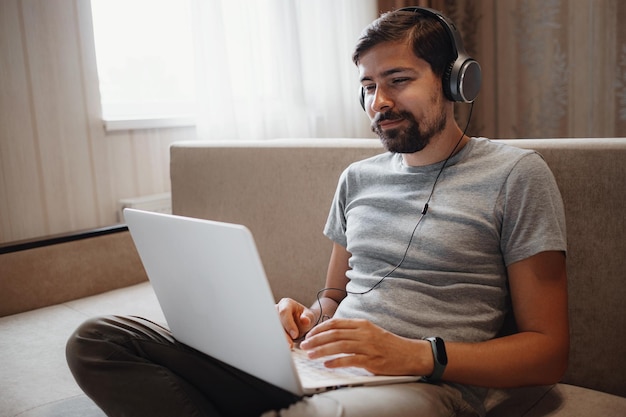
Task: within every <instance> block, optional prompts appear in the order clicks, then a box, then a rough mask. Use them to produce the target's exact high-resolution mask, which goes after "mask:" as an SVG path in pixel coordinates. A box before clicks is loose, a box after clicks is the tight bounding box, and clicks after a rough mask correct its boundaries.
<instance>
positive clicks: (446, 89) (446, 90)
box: [441, 62, 458, 101]
mask: <svg viewBox="0 0 626 417" xmlns="http://www.w3.org/2000/svg"><path fill="white" fill-rule="evenodd" d="M452 68H454V62H451V63H450V65H448V66H447V67H446V71H445V72H444V73H443V77H442V78H441V84H442V87H443V94H444V95H445V96H446V98H447V99H448V100H450V101H458V100H457V99H456V98H455V97H454V96H453V95H452V84H451V83H452Z"/></svg>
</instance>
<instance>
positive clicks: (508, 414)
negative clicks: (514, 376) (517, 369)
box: [486, 384, 626, 417]
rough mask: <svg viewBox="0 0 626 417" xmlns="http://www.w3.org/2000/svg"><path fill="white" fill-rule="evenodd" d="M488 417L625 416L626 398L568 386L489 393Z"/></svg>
mask: <svg viewBox="0 0 626 417" xmlns="http://www.w3.org/2000/svg"><path fill="white" fill-rule="evenodd" d="M486 407H487V411H488V412H487V416H488V417H499V416H502V417H522V416H523V417H548V416H549V417H557V416H559V417H578V416H580V417H583V416H584V417H588V416H605V417H613V416H615V417H617V416H626V398H624V397H619V396H617V395H611V394H606V393H604V392H600V391H595V390H591V389H588V388H582V387H578V386H574V385H568V384H556V385H551V386H539V387H527V388H517V389H512V390H491V391H490V392H489V395H488V397H487V400H486Z"/></svg>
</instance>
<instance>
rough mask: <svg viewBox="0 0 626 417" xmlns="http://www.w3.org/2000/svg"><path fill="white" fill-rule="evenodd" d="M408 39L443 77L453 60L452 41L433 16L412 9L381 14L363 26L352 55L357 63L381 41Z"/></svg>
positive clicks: (437, 73) (416, 51) (414, 49)
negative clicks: (366, 25)
mask: <svg viewBox="0 0 626 417" xmlns="http://www.w3.org/2000/svg"><path fill="white" fill-rule="evenodd" d="M404 40H406V41H408V42H409V44H410V46H411V47H412V49H413V52H414V53H415V55H416V56H417V57H418V58H421V59H423V60H424V61H426V62H428V63H429V64H430V67H431V69H432V71H433V72H434V73H435V74H436V75H437V76H439V77H440V78H443V75H444V74H445V72H446V70H447V69H448V67H449V66H450V64H451V63H452V61H453V60H454V58H455V57H454V56H453V54H454V51H453V50H452V40H451V39H450V35H449V34H448V33H447V32H446V30H445V29H444V27H443V26H442V24H441V22H439V21H437V20H436V19H435V18H434V17H432V16H427V15H424V14H421V13H419V12H413V11H394V12H387V13H384V14H382V15H381V16H380V17H379V18H378V19H376V20H375V21H373V22H372V23H371V24H370V25H369V26H368V27H366V28H365V29H364V31H363V32H362V33H361V36H360V37H359V40H358V41H357V44H356V46H355V49H354V53H353V54H352V61H353V62H354V63H355V64H356V65H358V64H359V60H360V58H361V56H362V55H363V54H364V53H365V52H367V51H369V50H370V49H371V48H373V47H374V46H376V45H378V44H380V43H383V42H396V41H404Z"/></svg>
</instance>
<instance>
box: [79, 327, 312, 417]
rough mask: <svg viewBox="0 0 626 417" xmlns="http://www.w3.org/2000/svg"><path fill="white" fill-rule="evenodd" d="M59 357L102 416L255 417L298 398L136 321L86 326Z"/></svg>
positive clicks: (159, 329) (168, 332) (160, 330)
mask: <svg viewBox="0 0 626 417" xmlns="http://www.w3.org/2000/svg"><path fill="white" fill-rule="evenodd" d="M66 356H67V363H68V365H69V367H70V369H71V371H72V374H73V375H74V378H75V379H76V381H77V382H78V385H79V386H80V387H81V388H82V389H83V391H85V393H86V394H87V395H88V396H89V397H90V398H91V399H92V400H93V401H94V402H95V403H96V404H97V405H98V406H99V407H100V408H102V410H104V412H105V413H106V414H107V415H108V416H133V417H140V416H238V417H242V416H252V415H254V416H258V415H260V414H261V413H263V412H264V411H267V410H271V409H280V408H284V407H287V406H289V405H290V404H292V403H294V402H296V401H298V400H299V399H300V397H298V396H296V395H294V394H292V393H290V392H287V391H285V390H283V389H281V388H278V387H276V386H274V385H271V384H268V383H266V382H264V381H261V380H259V379H257V378H255V377H253V376H251V375H249V374H247V373H244V372H241V371H239V370H237V369H235V368H233V367H231V366H228V365H226V364H224V363H223V362H220V361H218V360H215V359H213V358H211V357H209V356H207V355H205V354H203V353H200V352H198V351H196V350H195V349H192V348H190V347H189V346H186V345H184V344H182V343H180V342H177V341H176V340H175V339H174V338H173V337H172V334H171V333H170V331H169V330H167V329H166V328H164V327H162V326H159V325H157V324H155V323H152V322H150V321H148V320H145V319H141V318H137V317H117V316H111V317H102V318H95V319H91V320H88V321H86V322H85V323H83V324H82V325H81V326H80V327H79V328H78V329H77V330H76V332H74V334H73V335H72V336H71V337H70V339H69V340H68V342H67V349H66Z"/></svg>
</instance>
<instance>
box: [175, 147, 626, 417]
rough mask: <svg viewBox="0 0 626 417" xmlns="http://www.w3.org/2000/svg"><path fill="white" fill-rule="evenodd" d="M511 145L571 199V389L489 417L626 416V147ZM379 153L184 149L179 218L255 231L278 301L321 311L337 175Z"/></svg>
mask: <svg viewBox="0 0 626 417" xmlns="http://www.w3.org/2000/svg"><path fill="white" fill-rule="evenodd" d="M508 143H510V144H512V145H515V146H520V147H524V148H533V149H537V150H538V151H540V152H541V154H542V155H543V156H544V158H545V159H546V161H547V162H548V164H549V166H550V168H551V169H552V171H553V172H554V175H555V177H556V179H557V182H558V184H559V187H560V189H561V192H562V194H563V198H564V203H565V208H566V217H567V228H568V236H569V242H568V246H569V254H568V270H569V295H570V299H569V303H570V313H571V339H572V344H571V354H570V366H569V370H568V371H567V374H566V376H565V377H564V379H563V384H558V385H556V386H554V387H537V388H530V389H521V390H515V391H514V392H496V391H494V392H493V393H492V394H491V395H490V398H489V408H490V410H491V411H490V414H489V415H490V416H496V415H497V416H507V417H511V416H516V415H520V416H521V415H524V416H535V415H537V416H539V415H551V416H557V415H558V416H575V415H580V416H583V415H584V416H590V415H597V416H618V415H625V416H626V398H623V397H625V396H626V307H625V302H626V301H625V300H626V285H624V282H623V280H624V278H626V233H625V232H626V225H625V218H626V214H625V211H626V205H625V203H626V200H625V197H626V139H589V140H585V139H555V140H511V141H508ZM381 152H383V149H382V148H381V146H380V144H379V141H378V140H375V139H362V140H355V139H343V140H341V139H319V140H277V141H270V142H254V143H252V142H248V143H245V142H244V143H232V142H225V143H204V142H202V143H198V142H187V143H178V144H174V145H173V146H172V148H171V165H170V166H171V172H170V174H171V180H172V207H173V210H174V212H175V213H177V214H181V215H186V216H192V217H200V218H206V219H216V220H222V221H227V222H235V223H242V224H245V225H247V226H248V227H249V228H250V229H251V231H252V233H253V235H254V236H255V239H256V242H257V246H258V247H259V251H260V254H261V258H262V260H263V263H264V266H265V269H266V273H267V275H268V279H269V280H270V284H271V286H272V289H273V291H274V296H275V297H276V298H277V299H278V298H281V297H286V296H289V297H293V298H296V299H298V300H301V301H303V302H304V303H307V304H308V303H312V301H313V299H314V296H315V294H316V292H317V290H318V289H319V288H322V286H323V284H324V278H325V272H326V267H327V264H328V257H329V253H330V249H331V244H330V242H329V241H328V239H326V238H325V237H324V236H323V235H322V228H323V226H324V222H325V220H326V216H327V214H328V210H329V204H330V201H331V199H332V196H333V193H334V190H335V186H336V184H337V179H338V177H339V174H340V173H341V171H342V170H343V169H344V168H345V167H346V166H347V165H348V164H349V163H350V162H352V161H356V160H359V159H363V158H365V157H368V156H371V155H375V154H378V153H381ZM609 393H610V394H609ZM611 394H612V395H611Z"/></svg>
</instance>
